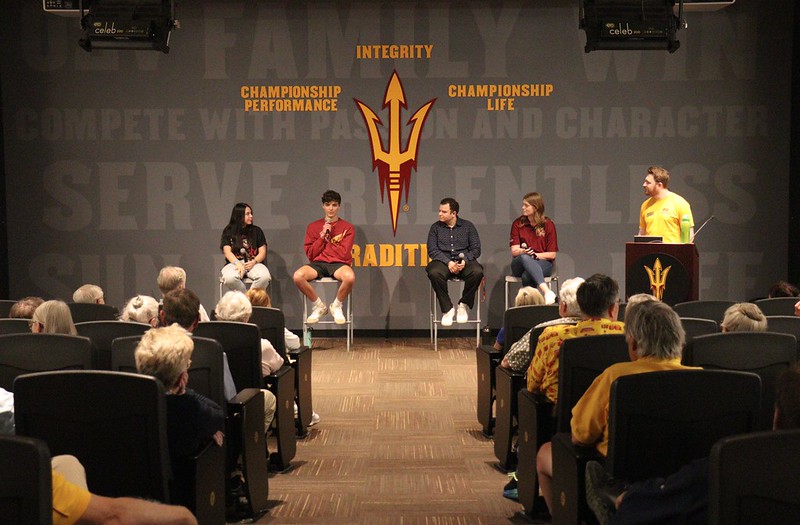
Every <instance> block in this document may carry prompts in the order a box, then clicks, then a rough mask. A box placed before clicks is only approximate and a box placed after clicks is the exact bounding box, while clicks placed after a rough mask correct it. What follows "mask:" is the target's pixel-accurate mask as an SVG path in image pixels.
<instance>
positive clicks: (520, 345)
mask: <svg viewBox="0 0 800 525" xmlns="http://www.w3.org/2000/svg"><path fill="white" fill-rule="evenodd" d="M583 281H584V280H583V278H582V277H573V278H572V279H567V280H566V281H564V283H563V284H562V285H561V287H560V289H559V290H558V315H560V316H561V317H560V318H558V319H553V320H551V321H545V322H543V323H539V324H538V325H536V326H534V327H533V328H531V329H530V330H528V331H527V332H526V333H525V335H523V336H522V337H520V339H519V340H518V341H517V342H515V343H514V344H513V345H511V348H509V349H508V352H507V353H506V355H505V356H503V361H502V362H501V363H500V366H502V367H504V368H509V369H511V370H513V371H514V372H516V373H518V374H521V373H522V372H525V371H526V370H527V369H528V366H529V365H530V364H531V359H532V358H533V354H532V353H531V347H530V345H531V335H532V334H533V333H534V332H535V331H537V330H539V329H540V328H546V327H548V326H555V325H575V324H577V323H578V321H580V320H581V317H580V315H581V309H580V307H579V306H578V287H579V286H580V285H581V284H582V283H583Z"/></svg>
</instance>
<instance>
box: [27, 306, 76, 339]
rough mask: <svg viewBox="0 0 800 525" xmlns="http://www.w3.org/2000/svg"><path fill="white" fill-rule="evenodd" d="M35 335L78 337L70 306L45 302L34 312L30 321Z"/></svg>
mask: <svg viewBox="0 0 800 525" xmlns="http://www.w3.org/2000/svg"><path fill="white" fill-rule="evenodd" d="M30 325H31V332H33V333H35V334H40V333H43V334H67V335H78V331H77V330H75V324H74V323H73V322H72V314H71V313H70V311H69V306H67V303H65V302H64V301H58V300H54V301H45V302H43V303H42V304H40V305H39V307H38V308H36V310H34V312H33V316H32V317H31V321H30Z"/></svg>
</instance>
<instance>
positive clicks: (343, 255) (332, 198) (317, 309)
mask: <svg viewBox="0 0 800 525" xmlns="http://www.w3.org/2000/svg"><path fill="white" fill-rule="evenodd" d="M341 204H342V196H341V195H339V193H337V192H335V191H333V190H328V191H326V192H325V193H323V194H322V210H323V212H324V214H325V217H324V218H322V219H319V220H316V221H314V222H312V223H311V224H309V225H308V227H307V228H306V237H305V242H304V248H305V251H306V256H307V257H308V264H306V265H303V266H301V267H300V268H299V269H298V270H297V271H296V272H294V277H293V279H294V284H295V286H297V288H298V289H299V290H300V293H302V294H303V295H304V296H306V297H307V298H308V300H309V301H311V302H312V303H313V309H312V311H311V315H309V316H308V317H307V318H306V321H305V322H306V324H314V323H317V322H319V320H320V319H321V318H322V317H323V316H325V315H327V314H328V311H329V310H330V313H331V315H332V316H333V320H334V322H336V324H346V323H347V322H348V318H347V317H345V315H344V312H343V311H342V305H343V304H344V302H345V300H347V297H348V296H349V295H350V292H351V291H352V290H353V285H354V284H355V281H356V275H355V273H354V272H353V268H351V266H350V265H351V264H352V262H353V253H352V251H353V240H354V238H355V237H354V234H355V232H354V230H353V225H352V224H350V223H349V222H347V221H345V220H344V219H342V218H341V217H339V207H340V206H341ZM323 277H331V278H333V279H336V280H337V281H339V282H340V283H342V284H340V285H339V290H338V292H337V294H336V299H334V301H333V302H332V303H331V304H330V308H329V307H328V306H326V305H325V303H324V302H323V301H322V299H320V298H319V296H318V295H317V292H316V291H315V290H314V287H313V286H311V284H310V281H314V280H317V279H320V278H323Z"/></svg>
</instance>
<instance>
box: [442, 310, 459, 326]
mask: <svg viewBox="0 0 800 525" xmlns="http://www.w3.org/2000/svg"><path fill="white" fill-rule="evenodd" d="M455 315H456V310H455V308H451V309H450V310H449V311H448V312H447V313H446V314H444V315H443V316H442V326H453V317H455Z"/></svg>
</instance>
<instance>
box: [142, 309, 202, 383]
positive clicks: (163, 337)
mask: <svg viewBox="0 0 800 525" xmlns="http://www.w3.org/2000/svg"><path fill="white" fill-rule="evenodd" d="M193 351H194V342H193V341H192V338H191V337H189V335H188V334H187V333H186V330H184V329H183V328H181V326H180V325H178V324H173V325H172V326H165V327H163V328H152V329H150V330H148V331H147V332H145V334H144V335H143V336H142V340H141V341H139V345H138V346H137V347H136V353H135V357H136V370H137V371H138V372H139V373H140V374H146V375H149V376H153V377H155V378H156V379H158V380H159V381H161V383H162V384H163V385H164V387H165V388H166V389H168V390H169V389H171V388H173V387H175V386H176V385H177V384H178V380H179V379H180V377H181V374H182V373H184V372H186V371H187V370H189V366H190V365H191V364H192V352H193Z"/></svg>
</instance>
